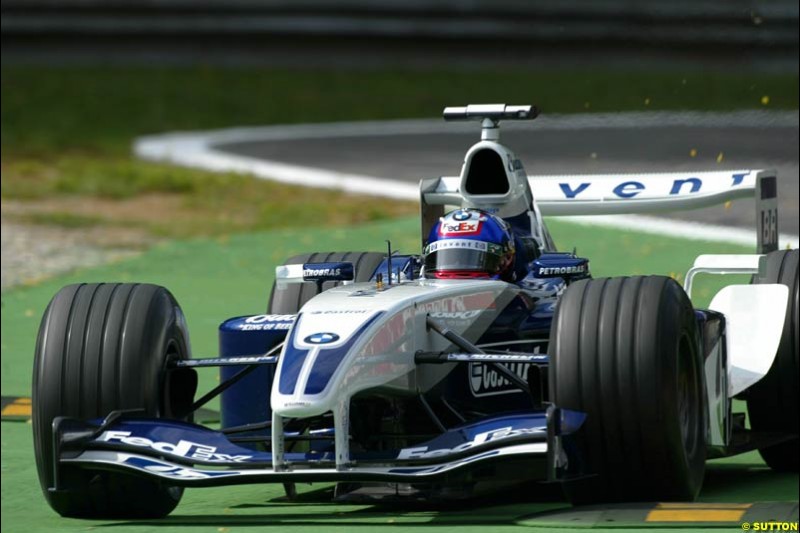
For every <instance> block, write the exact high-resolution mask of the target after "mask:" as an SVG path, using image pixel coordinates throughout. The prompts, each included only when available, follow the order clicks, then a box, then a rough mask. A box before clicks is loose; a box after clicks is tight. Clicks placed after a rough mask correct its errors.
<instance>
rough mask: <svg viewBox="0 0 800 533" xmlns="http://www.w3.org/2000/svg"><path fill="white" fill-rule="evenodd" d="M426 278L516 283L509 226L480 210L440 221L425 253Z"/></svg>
mask: <svg viewBox="0 0 800 533" xmlns="http://www.w3.org/2000/svg"><path fill="white" fill-rule="evenodd" d="M424 255H425V276H426V277H428V278H437V279H469V278H485V279H502V280H504V281H513V277H514V238H513V237H512V235H511V228H510V226H509V224H508V223H507V222H506V221H505V220H503V219H502V218H500V217H497V216H495V215H492V214H490V213H487V212H486V211H481V210H479V209H457V210H455V211H451V212H450V213H448V214H446V215H445V216H444V217H442V218H440V219H439V222H437V223H436V225H434V226H433V228H432V229H431V233H430V236H429V237H428V245H427V246H426V247H425V250H424Z"/></svg>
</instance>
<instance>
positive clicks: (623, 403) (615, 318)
mask: <svg viewBox="0 0 800 533" xmlns="http://www.w3.org/2000/svg"><path fill="white" fill-rule="evenodd" d="M549 346H550V347H549V352H550V358H551V364H550V370H549V379H550V391H551V394H552V401H553V402H554V403H555V405H556V406H558V407H561V408H566V409H572V410H576V411H582V412H584V413H586V414H587V417H586V421H585V422H584V425H583V427H582V428H581V430H580V437H579V442H580V449H581V451H582V453H583V460H584V462H583V467H584V470H585V473H586V474H589V475H590V476H589V477H585V478H581V479H576V480H573V481H567V482H565V483H564V489H565V493H566V495H567V497H568V499H569V500H570V501H571V502H573V503H575V504H587V503H599V502H614V501H653V500H693V499H694V498H695V497H696V496H697V494H698V493H699V491H700V487H701V486H702V481H703V475H704V471H705V458H706V447H705V428H706V414H705V409H706V408H705V390H704V384H703V383H704V381H703V366H702V357H701V354H700V350H699V343H698V336H697V323H696V319H695V316H694V311H693V308H692V305H691V302H690V301H689V299H688V297H687V296H686V293H685V292H684V291H683V288H681V286H680V285H678V283H676V282H675V281H674V280H672V279H670V278H667V277H662V276H639V277H630V278H600V279H592V280H581V281H578V282H575V283H574V284H572V285H570V287H569V288H568V289H567V290H566V292H565V293H564V295H563V296H562V298H561V301H560V302H559V305H558V308H557V310H556V314H555V317H554V321H553V326H552V329H551V334H550V345H549Z"/></svg>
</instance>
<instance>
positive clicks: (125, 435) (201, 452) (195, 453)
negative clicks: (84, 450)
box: [98, 431, 253, 463]
mask: <svg viewBox="0 0 800 533" xmlns="http://www.w3.org/2000/svg"><path fill="white" fill-rule="evenodd" d="M98 440H99V441H101V442H112V443H114V442H116V443H120V444H127V445H129V446H140V447H142V448H150V449H152V450H155V451H157V452H161V453H168V454H171V455H178V456H180V457H187V458H189V459H197V460H200V461H209V462H214V463H242V462H245V461H247V460H248V459H251V458H252V457H253V456H252V455H230V454H226V453H217V448H216V446H208V445H206V444H200V443H198V442H192V441H189V440H183V439H181V440H179V441H178V442H177V443H171V442H156V441H152V440H150V439H148V438H145V437H136V436H133V435H131V433H130V431H104V432H103V434H102V435H100V438H99V439H98Z"/></svg>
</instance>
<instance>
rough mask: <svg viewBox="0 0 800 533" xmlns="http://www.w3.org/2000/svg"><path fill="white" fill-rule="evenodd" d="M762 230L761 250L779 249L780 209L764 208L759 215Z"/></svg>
mask: <svg viewBox="0 0 800 533" xmlns="http://www.w3.org/2000/svg"><path fill="white" fill-rule="evenodd" d="M759 226H760V227H759V231H760V232H761V250H760V251H763V252H766V251H772V250H777V249H778V210H777V209H764V210H763V211H761V216H760V217H759Z"/></svg>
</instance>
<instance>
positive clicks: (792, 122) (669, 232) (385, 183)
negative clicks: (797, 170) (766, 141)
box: [133, 111, 799, 248]
mask: <svg viewBox="0 0 800 533" xmlns="http://www.w3.org/2000/svg"><path fill="white" fill-rule="evenodd" d="M664 126H687V127H700V128H702V127H757V128H760V127H763V128H769V127H795V128H796V127H798V112H797V111H794V112H772V111H740V112H733V113H699V112H677V113H666V112H653V113H597V114H583V115H562V116H557V115H556V116H553V115H551V116H548V117H544V116H543V117H540V118H538V119H537V120H536V122H535V124H531V123H519V122H509V123H507V124H505V125H504V126H503V127H504V129H510V130H514V129H529V128H535V129H537V130H576V129H587V128H598V129H609V128H650V127H664ZM454 131H455V132H457V133H475V124H469V123H444V122H443V121H441V120H429V119H425V120H395V121H381V122H341V123H329V124H300V125H290V126H266V127H252V128H230V129H223V130H213V131H204V132H175V133H167V134H162V135H149V136H145V137H140V138H138V139H136V141H135V142H134V147H133V151H134V154H135V155H136V156H137V157H139V158H142V159H146V160H149V161H158V162H167V163H172V164H176V165H180V166H185V167H191V168H199V169H203V170H210V171H214V172H237V173H242V174H250V175H253V176H256V177H258V178H262V179H268V180H273V181H278V182H281V183H287V184H293V185H304V186H310V187H319V188H326V189H337V190H342V191H345V192H349V193H358V194H369V195H374V196H384V197H389V198H394V199H399V200H413V201H416V200H418V199H419V189H418V187H417V185H416V184H413V183H409V182H404V181H398V180H390V179H381V178H377V177H373V176H365V175H358V174H349V173H342V172H336V171H332V170H324V169H319V168H311V167H304V166H299V165H291V164H287V163H280V162H277V161H269V160H264V159H258V158H254V157H248V156H243V155H237V154H232V153H229V152H226V151H223V150H219V149H216V148H215V147H217V146H221V145H225V144H234V143H244V142H259V141H261V142H263V141H287V140H300V139H319V138H328V137H357V136H366V135H369V136H376V135H380V136H385V135H420V134H436V133H453V132H454ZM476 136H477V134H476ZM560 218H561V219H562V220H566V221H570V222H574V223H577V224H582V225H595V226H604V227H610V228H617V229H622V230H626V231H638V232H644V233H651V234H657V235H664V236H670V237H679V238H683V239H691V240H700V241H710V242H725V243H731V244H740V245H744V246H755V243H756V236H755V233H754V230H752V231H751V230H746V229H741V228H730V227H726V226H717V225H712V224H703V223H697V222H684V221H678V220H671V219H663V218H657V217H648V216H638V215H607V216H592V217H560ZM798 240H799V239H798V236H796V235H788V234H781V235H780V238H779V241H780V243H781V247H786V246H789V247H792V248H795V247H797V246H798Z"/></svg>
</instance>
